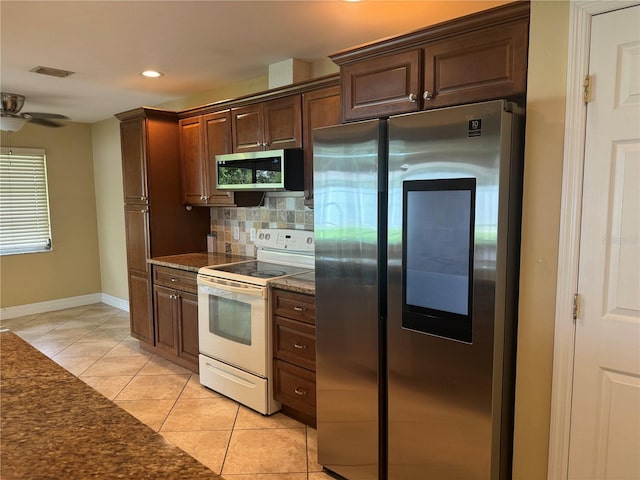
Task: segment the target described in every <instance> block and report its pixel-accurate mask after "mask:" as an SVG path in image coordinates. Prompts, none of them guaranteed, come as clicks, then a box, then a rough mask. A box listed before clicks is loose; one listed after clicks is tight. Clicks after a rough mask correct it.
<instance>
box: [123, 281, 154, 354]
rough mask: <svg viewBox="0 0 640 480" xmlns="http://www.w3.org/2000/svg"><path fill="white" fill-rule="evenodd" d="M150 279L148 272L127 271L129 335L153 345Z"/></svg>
mask: <svg viewBox="0 0 640 480" xmlns="http://www.w3.org/2000/svg"><path fill="white" fill-rule="evenodd" d="M150 299H151V279H150V278H149V274H148V273H144V272H143V273H137V272H133V271H129V310H130V311H129V316H130V318H131V336H132V337H134V338H137V339H138V340H141V341H143V342H146V343H148V344H150V345H153V341H154V339H153V337H154V335H153V322H152V321H151V319H152V318H153V310H152V306H151V302H150Z"/></svg>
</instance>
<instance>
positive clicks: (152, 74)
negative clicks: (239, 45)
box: [142, 70, 164, 78]
mask: <svg viewBox="0 0 640 480" xmlns="http://www.w3.org/2000/svg"><path fill="white" fill-rule="evenodd" d="M142 75H143V76H145V77H148V78H158V77H161V76H162V75H164V73H160V72H156V71H155V70H145V71H144V72H142Z"/></svg>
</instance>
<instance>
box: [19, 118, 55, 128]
mask: <svg viewBox="0 0 640 480" xmlns="http://www.w3.org/2000/svg"><path fill="white" fill-rule="evenodd" d="M27 121H28V122H29V123H33V124H35V125H42V126H43V127H54V128H57V127H63V126H64V124H63V123H59V122H54V121H52V120H48V119H46V118H31V119H28V120H27Z"/></svg>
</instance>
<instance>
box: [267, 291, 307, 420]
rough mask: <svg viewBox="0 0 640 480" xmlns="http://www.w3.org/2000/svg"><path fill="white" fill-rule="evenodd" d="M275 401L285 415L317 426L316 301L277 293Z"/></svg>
mask: <svg viewBox="0 0 640 480" xmlns="http://www.w3.org/2000/svg"><path fill="white" fill-rule="evenodd" d="M271 302H272V303H271V311H272V313H273V319H274V320H273V356H274V360H273V377H274V386H273V389H274V397H275V399H276V400H278V401H279V402H280V403H282V412H283V413H285V414H287V415H289V416H290V417H293V418H295V419H297V420H299V421H301V422H303V423H306V424H307V425H311V426H313V427H315V426H316V372H315V370H316V326H315V322H316V314H315V312H316V307H315V297H314V296H313V295H305V294H301V293H295V292H289V291H285V290H279V289H274V290H273V294H272V300H271Z"/></svg>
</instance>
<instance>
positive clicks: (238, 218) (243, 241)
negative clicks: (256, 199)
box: [211, 193, 313, 257]
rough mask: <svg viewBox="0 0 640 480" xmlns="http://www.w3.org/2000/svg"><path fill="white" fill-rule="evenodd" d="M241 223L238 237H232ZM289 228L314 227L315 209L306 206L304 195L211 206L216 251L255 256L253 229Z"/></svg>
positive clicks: (267, 197)
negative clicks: (256, 204)
mask: <svg viewBox="0 0 640 480" xmlns="http://www.w3.org/2000/svg"><path fill="white" fill-rule="evenodd" d="M234 227H238V232H239V238H238V239H237V240H236V239H234V238H233V229H234ZM252 228H255V229H256V231H257V230H258V229H259V228H290V229H294V230H313V210H312V209H310V208H308V207H305V206H304V198H303V197H302V196H296V197H283V196H273V197H270V196H269V194H268V193H267V196H266V197H265V199H264V206H262V207H212V208H211V233H212V234H213V235H214V236H215V239H214V246H215V251H217V252H225V253H233V254H235V255H248V256H250V257H255V253H256V252H255V245H254V242H252V241H251V236H250V234H251V229H252Z"/></svg>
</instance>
